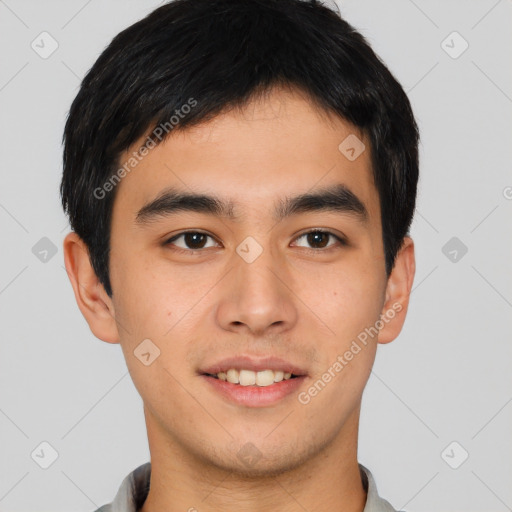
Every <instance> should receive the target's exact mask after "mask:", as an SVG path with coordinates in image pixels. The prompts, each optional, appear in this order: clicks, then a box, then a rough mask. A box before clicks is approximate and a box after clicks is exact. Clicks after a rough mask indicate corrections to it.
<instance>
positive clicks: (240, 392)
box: [199, 357, 307, 407]
mask: <svg viewBox="0 0 512 512" xmlns="http://www.w3.org/2000/svg"><path fill="white" fill-rule="evenodd" d="M199 375H200V376H201V377H203V378H204V379H205V381H206V382H207V383H208V384H209V386H210V389H213V390H214V391H215V392H216V393H217V394H220V396H222V397H223V398H224V399H227V400H228V401H230V402H235V403H237V404H238V405H244V406H246V407H264V406H268V405H272V404H275V403H276V402H278V401H280V400H282V399H283V398H285V397H286V396H288V395H290V394H292V393H293V392H294V391H297V390H298V388H299V387H300V386H302V384H303V382H304V381H305V380H306V378H307V374H306V372H305V371H304V370H302V369H300V368H298V367H297V366H295V365H292V364H290V363H287V362H286V361H284V360H281V359H275V358H267V359H264V360H259V361H257V360H254V359H251V358H247V357H245V358H244V357H242V358H232V359H229V360H225V361H223V362H221V363H219V364H217V365H214V366H211V367H210V368H207V369H205V370H203V371H200V372H199Z"/></svg>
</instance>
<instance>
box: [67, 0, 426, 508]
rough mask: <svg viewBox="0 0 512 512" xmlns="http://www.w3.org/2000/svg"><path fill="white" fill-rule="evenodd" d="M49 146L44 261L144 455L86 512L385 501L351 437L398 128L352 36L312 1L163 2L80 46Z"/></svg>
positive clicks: (400, 232)
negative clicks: (112, 359) (117, 354)
mask: <svg viewBox="0 0 512 512" xmlns="http://www.w3.org/2000/svg"><path fill="white" fill-rule="evenodd" d="M64 142H65V148H64V175H63V180H62V185H61V193H62V199H63V205H64V208H65V210H66V212H67V213H68V215H69V217H70V222H71V226H72V228H73V232H71V233H69V234H68V235H67V236H66V238H65V241H64V253H65V263H66V269H67V271H68V274H69V277H70V280H71V283H72V286H73V289H74V293H75V297H76V300H77V303H78V306H79V308H80V310H81V312H82V313H83V315H84V317H85V318H86V320H87V322H88V324H89V326H90V329H91V331H92V332H93V333H94V335H95V336H97V337H98V338H99V339H101V340H104V341H106V342H108V343H120V345H121V348H122V350H123V353H124V356H125V358H126V364H127V367H128V369H129V371H130V375H131V377H132V379H133V381H134V384H135V386H136V388H137V390H138V391H139V393H140V395H141V397H142V399H143V402H144V414H145V420H146V425H147V432H148V441H149V448H150V453H151V461H150V462H148V463H146V464H144V465H142V466H140V467H139V468H137V469H135V470H134V471H133V472H132V473H130V474H129V475H128V476H127V477H126V479H125V480H124V481H123V482H122V485H121V487H120V488H119V491H118V493H117V495H116V496H115V499H114V501H113V502H112V503H111V504H108V505H105V506H104V507H101V508H100V509H99V510H101V511H102V512H107V511H116V512H121V511H122V512H135V511H139V510H140V511H142V512H157V511H163V510H166V511H169V512H172V511H180V510H181V511H187V510H188V511H195V510H197V511H199V512H202V511H230V510H233V511H234V510H236V511H237V512H240V511H247V512H259V511H266V510H268V509H269V508H270V507H271V508H272V509H278V510H281V511H290V512H292V511H304V510H307V511H309V512H314V511H320V510H339V511H341V510H343V511H344V512H361V511H365V512H370V511H371V512H377V511H393V510H394V508H393V507H392V506H391V505H390V504H389V503H388V502H387V501H385V500H384V499H382V498H381V497H379V495H378V492H377V488H376V484H375V482H374V480H373V477H372V474H371V472H370V471H369V470H368V469H367V468H365V467H364V466H362V465H361V464H359V463H358V461H357V439H358V424H359V414H360V407H361V399H362V394H363V390H364V388H365V385H366V382H367V380H368V377H369V375H370V372H371V368H372V365H373V362H374V358H375V355H376V349H377V344H378V343H388V342H390V341H392V340H393V339H395V338H396V337H397V336H398V334H399V333H400V331H401V329H402V326H403V323H404V320H405V316H406V312H407V306H408V301H409V294H410V291H411V286H412V282H413V278H414V271H415V262H414V246H413V241H412V240H411V238H410V237H409V235H408V230H409V226H410V223H411V219H412V216H413V212H414V208H415V198H416V186H417V180H418V150H417V146H418V130H417V126H416V123H415V120H414V117H413V114H412V111H411V107H410V104H409V101H408V99H407V97H406V95H405V93H404V91H403V90H402V88H401V87H400V85H399V84H398V83H397V81H396V80H395V79H394V78H393V76H392V75H391V74H390V72H389V71H388V70H387V68H386V67H385V66H384V65H383V64H382V63H381V61H380V60H379V59H378V58H377V56H376V55H375V54H374V53H373V51H372V50H371V48H370V47H369V46H368V44H367V43H366V42H365V40H364V39H363V37H362V36H361V35H360V34H359V33H358V32H356V31H355V30H354V29H353V28H352V27H351V26H350V25H349V24H348V23H346V22H345V21H343V20H342V19H341V18H340V17H339V15H338V14H337V13H335V12H334V11H332V10H330V9H329V8H327V7H325V6H322V5H320V4H317V3H316V2H307V1H300V0H176V1H174V2H172V3H169V4H167V5H164V6H162V7H160V8H158V9H157V10H155V11H154V12H153V13H151V14H150V15H149V16H148V17H146V18H145V19H143V20H141V21H139V22H138V23H135V24H134V25H132V26H131V27H129V28H127V29H126V30H124V31H123V32H121V33H120V34H119V35H117V36H116V37H115V38H114V40H113V41H112V43H111V44H110V45H109V46H108V48H106V50H105V51H104V52H103V53H102V54H101V55H100V57H99V58H98V60H97V61H96V63H95V64H94V66H93V67H92V69H91V70H90V71H89V73H88V74H87V76H86V77H85V79H84V81H83V83H82V85H81V89H80V91H79V93H78V95H77V97H76V99H75V100H74V102H73V104H72V106H71V109H70V113H69V117H68V120H67V124H66V127H65V134H64Z"/></svg>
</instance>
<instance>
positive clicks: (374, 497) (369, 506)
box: [96, 462, 397, 512]
mask: <svg viewBox="0 0 512 512" xmlns="http://www.w3.org/2000/svg"><path fill="white" fill-rule="evenodd" d="M359 471H360V473H361V478H362V480H363V485H364V488H365V490H366V492H367V497H366V505H365V507H364V509H363V512H397V511H396V510H395V509H394V508H393V507H392V506H391V504H390V503H389V502H388V501H386V500H385V499H383V498H381V497H380V496H379V493H378V492H377V485H376V483H375V480H374V478H373V475H372V473H371V471H370V470H369V469H368V468H366V467H365V466H363V465H362V464H359ZM150 476H151V462H146V463H145V464H142V465H140V466H139V467H137V468H136V469H134V470H133V471H132V472H131V473H129V474H128V475H127V476H126V477H125V478H124V480H123V481H122V483H121V486H120V487H119V490H118V491H117V494H116V496H115V498H114V501H113V502H112V503H110V504H107V505H104V506H103V507H101V508H99V509H98V510H96V512H138V511H139V510H140V508H141V507H142V505H143V503H144V501H145V500H146V497H147V495H148V492H149V482H150Z"/></svg>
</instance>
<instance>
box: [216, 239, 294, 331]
mask: <svg viewBox="0 0 512 512" xmlns="http://www.w3.org/2000/svg"><path fill="white" fill-rule="evenodd" d="M240 254H242V256H240V255H239V254H238V253H237V254H234V256H233V265H234V268H233V270H232V271H231V272H229V273H228V275H227V276H226V278H225V279H223V280H222V286H223V289H222V293H221V295H220V296H221V300H220V303H219V305H218V308H217V322H218V323H219V325H220V326H221V327H222V328H223V329H225V330H230V331H234V332H239V333H242V334H252V335H254V336H264V335H265V334H271V333H272V334H276V333H279V332H285V331H288V330H290V329H292V328H293V326H294V325H295V323H296V322H297V318H298V311H297V301H298V298H297V297H296V295H295V294H294V293H293V290H292V288H293V283H292V280H293V279H292V277H291V276H290V274H289V272H288V271H287V269H286V266H285V265H286V263H285V262H284V261H282V260H279V261H278V260H277V259H275V258H273V254H272V251H271V250H270V249H263V251H262V252H261V254H259V256H258V257H257V258H256V259H255V260H253V261H251V258H245V256H244V254H243V252H240Z"/></svg>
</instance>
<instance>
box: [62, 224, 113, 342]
mask: <svg viewBox="0 0 512 512" xmlns="http://www.w3.org/2000/svg"><path fill="white" fill-rule="evenodd" d="M63 252H64V263H65V266H66V272H67V274H68V277H69V280H70V281H71V285H72V287H73V291H74V294H75V299H76V302H77V304H78V307H79V308H80V311H81V312H82V315H83V316H84V318H85V320H86V321H87V323H88V324H89V328H90V329H91V331H92V333H93V334H94V335H95V336H96V337H97V338H99V339H100V340H103V341H106V342H108V343H119V333H118V330H117V324H116V321H115V311H114V305H113V303H112V299H111V298H110V297H109V296H108V294H107V293H106V291H105V288H104V287H103V285H102V284H101V283H100V281H99V279H98V277H97V276H96V273H95V272H94V269H93V267H92V265H91V261H90V258H89V251H88V249H87V246H86V245H85V243H84V242H83V240H82V239H81V238H80V237H79V236H78V235H77V234H76V233H75V232H71V233H68V235H66V237H65V238H64V242H63Z"/></svg>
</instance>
